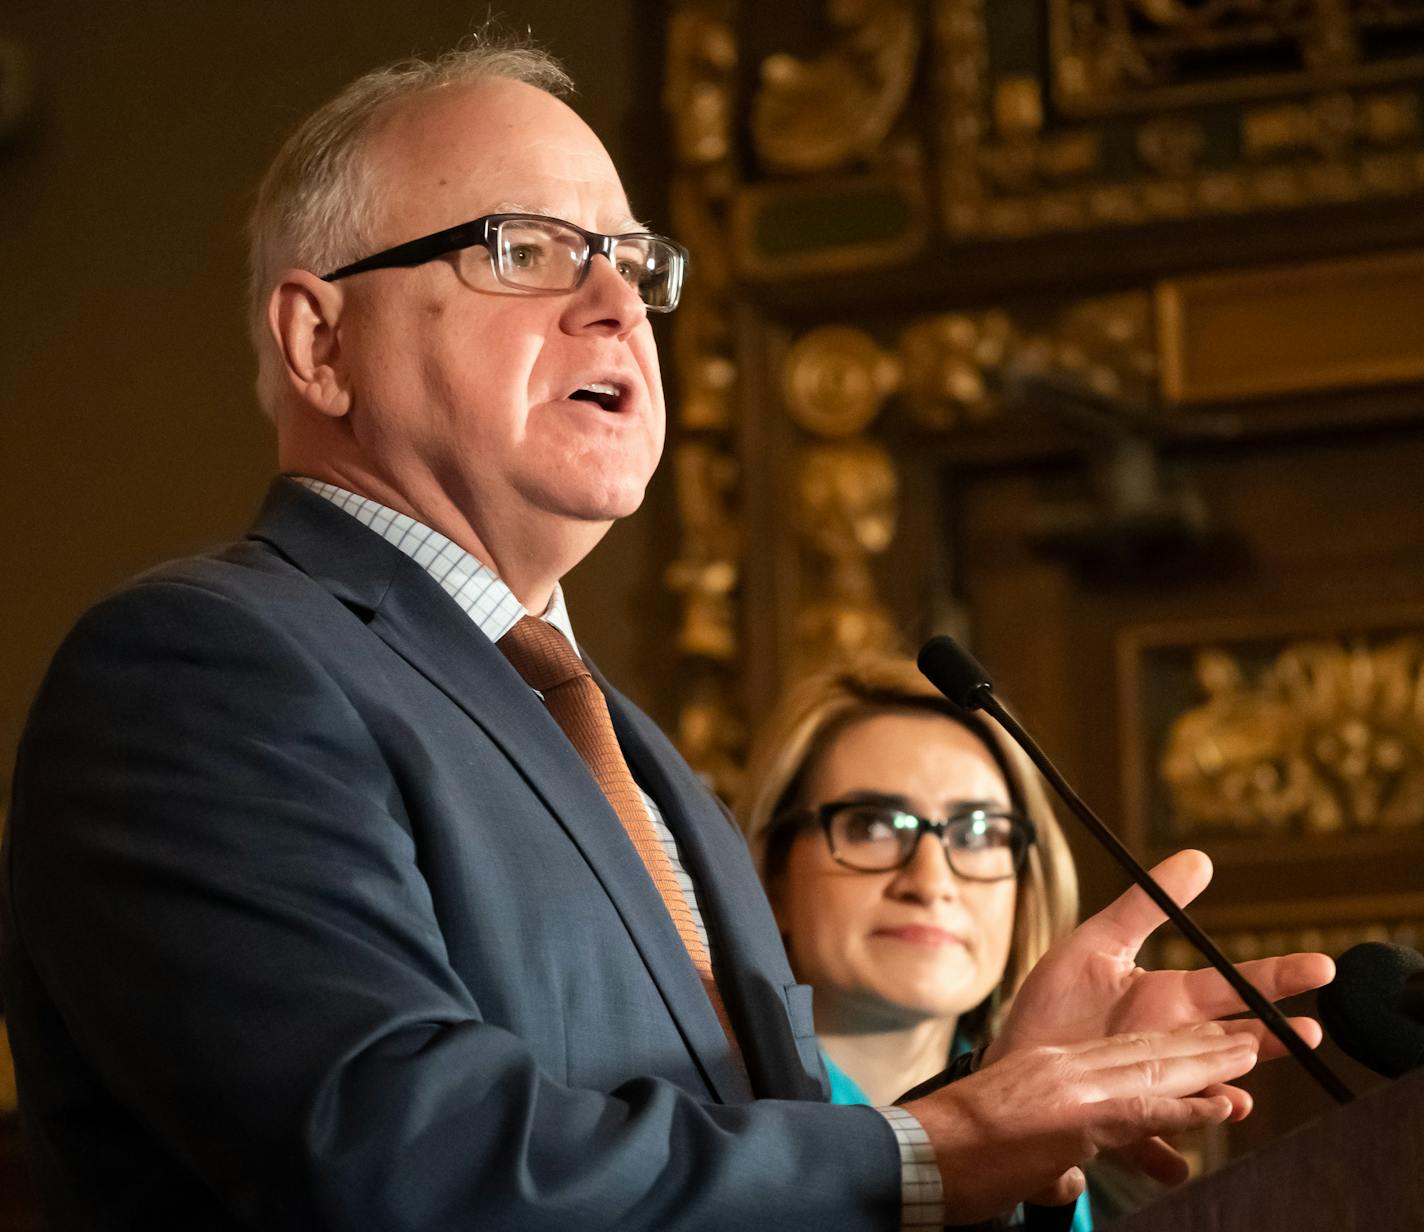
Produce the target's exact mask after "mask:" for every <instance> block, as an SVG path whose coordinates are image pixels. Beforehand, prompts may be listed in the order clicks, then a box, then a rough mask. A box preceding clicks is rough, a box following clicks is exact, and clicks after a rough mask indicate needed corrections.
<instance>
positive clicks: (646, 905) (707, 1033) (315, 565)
mask: <svg viewBox="0 0 1424 1232" xmlns="http://www.w3.org/2000/svg"><path fill="white" fill-rule="evenodd" d="M252 534H253V537H254V538H259V539H263V540H265V541H266V542H269V543H270V544H272V545H273V546H274V547H275V548H277V550H278V551H280V552H281V553H282V554H283V555H284V556H286V557H287V558H288V559H290V560H291V561H292V562H293V563H294V564H296V565H297V566H298V567H299V568H301V569H303V571H304V572H306V573H308V574H309V575H310V576H311V577H312V578H313V579H314V580H316V581H318V582H320V583H321V584H322V585H323V586H325V587H326V588H327V589H328V590H330V591H331V592H332V593H333V594H334V595H335V596H336V597H337V598H338V599H340V600H342V602H344V603H346V604H347V605H348V606H352V607H356V608H362V609H365V614H366V615H367V624H368V627H369V628H370V629H371V631H372V632H373V633H375V634H376V636H378V637H380V638H381V639H382V640H383V641H384V642H385V643H386V644H387V645H389V646H390V647H391V649H392V650H394V651H395V652H396V653H397V654H398V655H400V656H401V658H403V659H404V660H405V661H406V662H407V663H409V664H410V665H411V666H412V667H413V668H414V669H415V670H416V671H418V672H420V673H421V674H422V675H423V676H425V677H426V679H428V680H429V681H430V682H431V683H432V684H433V685H434V686H435V687H436V688H438V689H440V690H441V692H443V693H444V694H446V696H448V697H449V698H450V699H451V700H452V701H453V702H454V703H455V704H456V705H457V706H459V707H460V709H462V710H463V711H464V712H465V713H466V714H467V715H468V716H469V717H470V718H471V719H472V720H473V721H474V722H475V723H477V724H479V726H480V727H481V728H482V729H483V730H484V731H485V733H486V734H487V735H488V736H489V738H490V739H491V740H492V741H493V742H494V743H495V744H496V745H498V746H499V748H500V749H501V750H502V751H503V752H504V754H505V756H507V757H508V758H509V760H510V762H511V763H512V764H513V765H514V766H515V767H516V768H517V769H518V770H519V772H520V773H521V774H522V775H523V777H524V778H525V780H526V781H527V782H528V783H529V786H530V788H531V789H532V790H533V791H534V792H535V793H536V794H537V795H538V796H539V798H540V799H541V800H542V801H543V803H544V804H545V806H546V807H547V808H548V809H549V811H550V812H551V813H552V814H553V816H554V817H555V819H556V820H557V821H558V823H559V825H561V826H562V827H563V829H564V830H565V831H566V832H567V834H568V836H569V838H570V839H571V840H572V841H573V842H574V844H575V845H576V846H577V847H578V849H579V851H580V852H581V853H582V854H583V857H584V859H585V860H586V861H587V862H588V865H589V867H590V869H591V870H592V871H593V873H594V875H595V877H597V879H598V881H599V882H600V884H601V885H602V886H603V889H604V891H605V892H606V893H607V895H608V897H609V898H610V900H611V901H612V902H613V904H614V907H615V908H616V909H617V911H618V913H619V915H620V917H621V918H622V920H623V923H624V925H625V927H626V928H627V930H628V933H629V935H630V937H631V938H632V940H633V943H634V945H635V946H636V948H637V950H638V952H639V954H640V955H641V956H642V959H643V962H644V963H645V964H646V966H647V968H648V971H649V973H650V975H651V976H652V978H653V980H654V982H655V983H656V984H657V986H658V988H659V990H660V991H661V993H662V996H663V1000H664V1002H665V1003H666V1005H667V1007H668V1011H669V1013H671V1015H672V1016H673V1018H674V1020H675V1021H676V1022H677V1024H678V1028H679V1030H680V1031H681V1033H682V1035H683V1038H684V1039H685V1040H686V1042H687V1045H688V1048H689V1050H690V1051H691V1052H692V1054H693V1055H694V1057H695V1058H696V1059H697V1061H698V1064H699V1067H700V1068H701V1069H702V1071H703V1075H704V1077H705V1078H706V1080H707V1082H708V1085H709V1086H710V1087H711V1088H712V1090H713V1091H714V1092H715V1093H716V1095H717V1096H718V1098H719V1099H722V1100H726V1101H731V1100H732V1099H733V1098H734V1097H735V1093H736V1091H737V1089H738V1085H739V1084H738V1083H737V1082H736V1075H735V1074H734V1073H733V1072H732V1071H731V1070H730V1067H729V1065H728V1063H727V1060H726V1051H727V1046H726V1040H725V1038H724V1037H723V1035H722V1029H721V1026H720V1024H719V1023H718V1022H717V1018H716V1015H715V1014H714V1013H713V1010H712V1007H711V1004H710V1003H709V1002H708V1000H707V996H706V993H705V992H704V991H703V989H702V985H701V982H700V980H699V979H698V977H697V973H696V970H695V969H694V968H693V966H692V963H691V962H690V961H689V960H688V957H687V951H686V949H685V947H684V946H683V944H682V939H681V938H680V937H679V936H678V935H677V928H676V926H675V925H674V924H673V922H672V919H671V917H670V916H669V915H668V913H667V909H666V908H665V907H664V905H663V902H662V899H661V897H659V895H658V891H657V888H656V887H655V886H654V885H653V882H652V879H651V878H650V877H649V876H648V873H647V870H646V869H645V868H644V866H643V862H642V860H641V858H640V857H639V856H638V854H637V852H636V850H635V849H634V848H633V845H632V843H631V842H630V841H629V839H628V836H627V834H626V832H625V831H624V829H623V825H622V822H620V821H619V819H618V816H617V814H616V813H615V812H614V811H613V809H612V807H611V806H610V805H609V803H608V800H607V799H606V797H605V796H604V795H603V793H602V792H601V791H600V790H599V788H598V784H597V782H596V781H595V780H594V778H593V776H592V775H591V774H590V773H589V771H588V768H587V766H585V765H584V763H583V761H582V760H581V759H580V757H579V755H578V753H577V752H576V751H575V750H574V748H573V746H572V745H571V744H570V743H569V741H568V739H567V738H566V737H565V736H564V734H563V732H562V731H561V730H560V729H559V727H558V725H557V724H556V723H555V722H554V720H553V719H552V718H551V717H550V716H549V713H548V711H547V710H546V709H545V708H544V705H543V703H542V702H540V700H539V698H538V697H537V696H536V695H535V693H534V692H533V691H532V690H531V689H530V688H529V687H528V685H526V684H525V683H524V681H523V680H522V679H521V678H520V676H519V674H518V673H517V672H516V671H515V670H514V668H513V667H511V666H510V665H509V662H508V661H507V660H506V659H505V657H504V656H503V655H502V654H501V653H500V651H499V649H498V647H497V646H495V644H494V643H493V642H491V641H490V640H489V639H488V638H487V637H485V636H484V634H483V633H481V632H480V631H479V629H478V628H476V627H475V625H474V624H473V622H472V621H471V620H470V618H469V617H468V616H467V615H465V613H464V612H462V611H461V610H460V608H459V606H458V605H457V604H456V603H455V602H454V601H453V600H451V598H450V596H449V595H447V594H446V593H445V592H444V591H443V590H442V589H441V588H440V586H439V584H438V583H436V582H435V581H434V580H433V579H432V578H431V577H430V576H429V575H428V574H427V573H426V572H425V571H424V570H423V569H421V568H420V566H419V565H417V564H416V563H415V562H414V561H412V560H410V559H409V558H408V557H407V556H406V555H405V554H404V553H402V552H400V551H399V550H398V549H397V548H395V547H394V546H392V545H391V544H389V543H387V542H386V541H385V540H383V539H382V538H380V536H378V535H376V534H374V533H373V532H371V531H370V530H368V529H367V528H366V527H363V526H362V525H360V523H358V522H357V521H356V520H355V519H354V518H352V517H350V515H348V514H346V513H344V512H342V511H341V510H339V509H337V508H336V507H334V506H333V505H331V504H330V503H329V502H327V501H325V500H324V499H322V498H321V497H319V496H317V495H315V494H314V493H311V492H308V491H306V490H305V489H304V488H302V487H301V486H300V485H297V484H293V483H291V482H290V481H287V480H279V481H278V482H277V483H276V484H274V486H273V489H272V491H271V493H269V497H268V501H267V504H266V505H265V506H264V508H263V511H262V514H261V515H260V516H259V519H258V522H257V525H256V527H255V528H254V530H253V532H252Z"/></svg>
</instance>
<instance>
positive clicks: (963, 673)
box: [919, 637, 1355, 1104]
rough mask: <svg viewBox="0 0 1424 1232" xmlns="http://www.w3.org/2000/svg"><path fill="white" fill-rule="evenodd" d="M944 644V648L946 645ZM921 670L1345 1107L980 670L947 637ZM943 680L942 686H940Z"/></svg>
mask: <svg viewBox="0 0 1424 1232" xmlns="http://www.w3.org/2000/svg"><path fill="white" fill-rule="evenodd" d="M946 643H947V645H946ZM919 664H920V671H921V672H923V673H924V675H925V677H926V678H927V679H928V680H929V682H930V683H931V684H932V685H934V686H935V688H937V689H939V691H940V692H941V693H943V694H944V695H945V697H947V698H948V699H949V700H950V701H951V702H953V703H954V704H955V705H956V706H959V707H960V708H961V709H964V710H979V709H983V710H986V711H987V712H988V713H989V714H990V715H991V716H993V718H994V719H996V720H997V721H998V723H999V725H1000V726H1001V727H1003V729H1004V730H1005V731H1006V732H1008V733H1009V735H1010V736H1012V737H1013V739H1014V741H1015V742H1016V743H1017V744H1018V745H1019V747H1020V748H1022V749H1023V751H1024V752H1025V753H1026V754H1028V757H1029V760H1030V761H1032V762H1033V764H1034V765H1035V766H1037V767H1038V769H1039V772H1040V773H1041V774H1042V775H1043V777H1044V778H1045V779H1047V780H1048V782H1049V784H1050V785H1051V786H1052V787H1053V790H1054V791H1056V792H1057V793H1058V795H1059V796H1060V797H1061V798H1062V800H1063V802H1064V803H1065V804H1066V805H1067V806H1068V807H1069V809H1070V810H1072V812H1073V814H1074V815H1075V816H1076V817H1077V818H1078V820H1079V821H1081V822H1082V823H1083V824H1084V825H1085V826H1087V827H1088V830H1089V832H1090V833H1091V834H1092V835H1093V837H1094V838H1096V839H1097V840H1098V842H1099V843H1100V844H1101V845H1102V846H1103V847H1104V848H1106V850H1107V852H1108V854H1109V855H1110V856H1112V857H1113V859H1114V860H1116V861H1117V862H1118V863H1119V864H1120V865H1121V866H1122V867H1123V868H1124V869H1126V870H1127V873H1128V875H1129V876H1130V877H1131V878H1132V880H1133V881H1134V882H1135V883H1136V884H1137V885H1139V886H1141V887H1142V889H1143V890H1145V891H1146V892H1147V895H1148V897H1149V898H1151V899H1152V901H1153V902H1154V903H1156V904H1157V906H1159V907H1160V908H1161V909H1162V911H1163V912H1164V913H1165V914H1166V916H1167V918H1168V919H1169V920H1171V921H1172V923H1173V924H1175V925H1176V926H1177V930H1178V931H1179V932H1180V933H1181V934H1182V936H1184V937H1185V938H1186V939H1187V940H1188V941H1189V942H1191V944H1192V945H1193V946H1194V947H1196V949H1197V951H1198V952H1199V953H1200V954H1201V955H1202V956H1203V957H1204V958H1205V959H1206V960H1207V961H1208V962H1209V963H1210V964H1211V965H1212V966H1213V967H1215V968H1216V970H1217V971H1218V972H1220V973H1221V975H1222V977H1223V978H1224V979H1225V980H1226V981H1227V983H1228V984H1230V985H1231V987H1232V988H1233V989H1234V990H1235V991H1236V993H1237V995H1239V996H1240V998H1241V1000H1242V1001H1244V1002H1245V1003H1246V1007H1247V1008H1248V1009H1249V1010H1250V1011H1251V1012H1252V1013H1254V1014H1255V1015H1256V1016H1257V1017H1258V1018H1260V1020H1261V1021H1262V1022H1263V1023H1265V1025H1266V1028H1267V1029H1268V1030H1269V1031H1270V1032H1271V1034H1272V1035H1274V1036H1275V1037H1276V1038H1277V1039H1278V1040H1280V1041H1281V1043H1282V1044H1283V1045H1285V1047H1286V1048H1287V1049H1288V1050H1289V1052H1290V1053H1291V1055H1292V1056H1294V1057H1295V1059H1296V1060H1297V1061H1299V1062H1300V1064H1301V1065H1302V1067H1303V1068H1304V1069H1305V1071H1306V1072H1307V1073H1308V1074H1309V1075H1310V1076H1311V1077H1312V1078H1314V1079H1315V1081H1316V1082H1317V1083H1319V1084H1320V1086H1321V1087H1322V1088H1323V1089H1324V1090H1325V1091H1326V1093H1327V1094H1329V1095H1330V1096H1331V1097H1332V1098H1333V1099H1335V1100H1336V1101H1337V1102H1338V1103H1342V1104H1347V1103H1349V1102H1350V1101H1351V1100H1353V1099H1354V1098H1355V1094H1354V1092H1353V1091H1351V1090H1350V1088H1349V1087H1348V1086H1346V1085H1345V1083H1344V1082H1343V1081H1342V1080H1341V1079H1340V1078H1339V1076H1338V1075H1336V1073H1335V1071H1334V1070H1332V1069H1331V1068H1330V1067H1329V1066H1328V1065H1326V1064H1325V1062H1324V1061H1322V1060H1321V1059H1320V1057H1318V1056H1317V1055H1316V1054H1315V1052H1314V1051H1313V1050H1312V1049H1311V1048H1310V1046H1309V1045H1308V1044H1306V1042H1305V1041H1304V1040H1303V1039H1301V1037H1300V1036H1299V1035H1298V1034H1297V1033H1296V1031H1295V1029H1294V1028H1293V1027H1292V1026H1291V1025H1290V1023H1288V1022H1287V1021H1286V1018H1285V1015H1284V1014H1282V1013H1281V1012H1280V1010H1278V1009H1277V1008H1276V1007H1275V1006H1274V1005H1273V1004H1272V1003H1271V1002H1270V1001H1268V1000H1267V999H1266V998H1265V996H1264V995H1263V994H1262V993H1261V991H1260V989H1258V988H1257V987H1256V986H1255V985H1254V984H1252V983H1251V981H1250V980H1248V979H1247V978H1246V977H1245V976H1244V975H1242V974H1241V973H1240V972H1239V971H1238V970H1237V969H1236V968H1235V966H1234V965H1233V964H1232V963H1231V961H1230V960H1229V959H1228V958H1227V957H1226V955H1225V954H1223V953H1222V952H1221V950H1220V949H1218V948H1217V945H1216V943H1215V942H1214V941H1213V940H1212V939H1211V938H1210V937H1208V936H1207V935H1206V933H1204V932H1203V931H1202V930H1201V929H1200V928H1199V927H1198V926H1197V924H1196V922H1195V921H1194V920H1193V919H1192V918H1191V917H1190V916H1189V915H1188V914H1187V913H1186V912H1185V911H1184V910H1182V908H1181V907H1179V906H1178V905H1177V904H1176V903H1174V902H1173V901H1172V899H1171V896H1170V895H1169V894H1168V893H1167V891H1166V890H1164V889H1163V888H1162V887H1161V886H1160V885H1158V884H1157V881H1156V879H1155V878H1153V876H1152V875H1151V874H1150V873H1149V872H1148V871H1147V870H1146V869H1145V868H1143V867H1142V865H1141V864H1139V863H1138V862H1137V859H1136V858H1135V857H1134V856H1133V854H1132V852H1130V851H1129V850H1128V849H1127V848H1126V847H1125V846H1124V845H1123V844H1122V842H1121V840H1120V839H1119V838H1118V837H1117V835H1116V834H1114V833H1113V832H1112V831H1111V830H1109V829H1108V827H1107V826H1106V825H1105V824H1104V822H1103V821H1102V820H1101V818H1099V817H1098V815H1097V814H1096V813H1094V812H1093V810H1092V809H1090V808H1089V807H1088V805H1087V803H1086V802H1085V801H1084V800H1083V799H1082V797H1080V796H1079V795H1078V793H1077V792H1076V791H1074V790H1073V788H1072V787H1070V786H1069V785H1068V781H1067V780H1066V779H1065V778H1064V777H1063V775H1062V774H1060V773H1059V772H1058V768H1057V767H1056V766H1055V765H1054V764H1053V763H1052V762H1051V761H1049V760H1048V757H1047V755H1046V754H1045V753H1044V752H1043V750H1042V749H1040V748H1039V747H1038V745H1037V743H1036V742H1035V741H1034V740H1033V738H1032V737H1031V736H1030V735H1029V734H1028V732H1026V731H1025V730H1024V729H1023V727H1022V726H1021V725H1020V723H1019V721H1018V720H1017V719H1015V718H1014V716H1013V715H1012V714H1010V713H1009V711H1008V710H1007V709H1006V708H1005V707H1004V705H1003V704H1002V703H1001V702H1000V701H999V699H998V698H997V697H995V696H994V692H993V686H992V685H991V684H990V683H989V679H988V677H987V676H986V675H985V674H984V671H983V669H982V668H981V667H979V665H978V664H977V663H976V662H975V661H974V659H973V657H972V656H970V655H969V654H968V653H967V652H966V651H965V650H963V649H962V648H961V647H960V646H959V645H958V644H957V643H955V642H954V640H953V639H952V638H947V637H937V638H933V639H931V640H930V642H929V643H928V644H926V646H925V647H924V649H922V650H921V651H920V657H919ZM942 681H944V683H942Z"/></svg>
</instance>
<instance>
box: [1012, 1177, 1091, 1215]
mask: <svg viewBox="0 0 1424 1232" xmlns="http://www.w3.org/2000/svg"><path fill="white" fill-rule="evenodd" d="M1087 1187H1088V1179H1087V1177H1085V1176H1084V1175H1083V1169H1082V1168H1069V1169H1068V1171H1067V1172H1065V1173H1064V1174H1063V1175H1062V1176H1060V1177H1059V1178H1058V1179H1057V1180H1055V1181H1054V1182H1053V1184H1051V1185H1045V1186H1044V1187H1043V1188H1042V1189H1040V1190H1039V1191H1038V1192H1037V1193H1034V1194H1030V1195H1029V1196H1028V1198H1027V1199H1026V1200H1027V1201H1029V1202H1031V1203H1033V1204H1034V1205H1035V1206H1067V1205H1068V1203H1070V1202H1076V1201H1077V1200H1078V1195H1079V1194H1081V1193H1082V1192H1083V1190H1085V1189H1086V1188H1087Z"/></svg>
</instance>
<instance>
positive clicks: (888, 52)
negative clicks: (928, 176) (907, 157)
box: [751, 0, 921, 175]
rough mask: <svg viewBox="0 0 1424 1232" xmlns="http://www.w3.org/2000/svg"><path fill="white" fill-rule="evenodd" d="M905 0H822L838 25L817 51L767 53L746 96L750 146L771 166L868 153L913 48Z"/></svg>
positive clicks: (907, 74)
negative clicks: (807, 55) (808, 55)
mask: <svg viewBox="0 0 1424 1232" xmlns="http://www.w3.org/2000/svg"><path fill="white" fill-rule="evenodd" d="M915 7H916V6H914V5H912V4H911V3H909V0H824V4H823V9H824V12H825V17H826V19H827V21H828V22H829V23H830V24H831V25H832V26H833V27H835V28H836V29H837V30H838V31H839V35H838V37H837V39H836V42H835V44H834V46H833V47H832V48H831V50H829V51H828V52H827V53H826V54H824V55H822V56H819V57H817V58H816V59H811V60H803V59H798V58H796V57H795V56H791V55H786V54H777V55H772V56H768V57H767V58H766V59H765V60H763V61H762V64H761V82H760V86H759V88H758V89H757V91H756V94H755V96H754V97H753V99H752V104H751V137H752V146H753V148H754V149H755V151H756V154H757V156H758V158H759V159H760V160H761V162H762V165H763V166H765V167H767V168H768V169H769V170H772V171H779V172H791V173H795V174H799V175H805V174H808V173H813V172H822V171H833V170H838V169H840V168H842V167H844V166H846V165H848V164H852V163H855V162H870V161H874V160H875V158H876V156H877V155H878V154H879V153H881V152H882V149H883V146H884V143H885V141H886V138H887V137H889V135H890V132H891V130H892V129H893V127H894V125H895V121H896V120H897V119H898V118H899V115H900V113H901V111H902V110H903V109H904V107H905V100H906V98H907V97H908V96H909V92H910V85H911V83H912V81H913V78H914V70H915V62H916V60H917V59H918V56H919V50H920V38H921V31H920V22H919V19H918V17H917V16H916V15H915Z"/></svg>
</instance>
